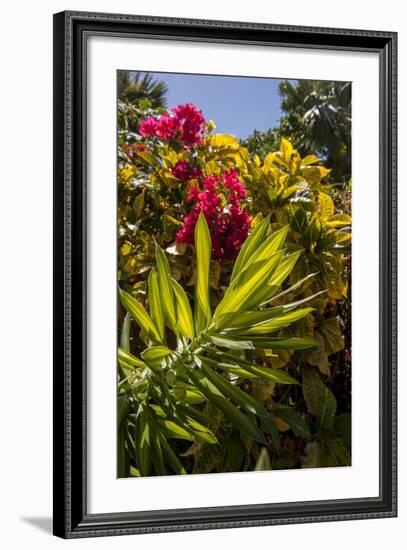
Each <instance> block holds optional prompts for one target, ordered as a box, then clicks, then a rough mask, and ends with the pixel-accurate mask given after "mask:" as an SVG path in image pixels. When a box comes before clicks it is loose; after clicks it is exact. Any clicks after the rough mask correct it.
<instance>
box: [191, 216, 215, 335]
mask: <svg viewBox="0 0 407 550" xmlns="http://www.w3.org/2000/svg"><path fill="white" fill-rule="evenodd" d="M211 248H212V242H211V236H210V234H209V228H208V224H207V223H206V219H205V216H204V215H203V214H202V212H201V213H200V214H199V218H198V222H197V224H196V226H195V252H196V269H197V273H196V285H195V291H196V304H197V306H199V309H198V310H197V309H196V310H195V321H196V330H197V333H200V332H201V331H202V330H203V329H204V328H205V327H206V326H207V325H208V324H209V322H210V320H211V317H212V314H211V306H210V299H209V267H210V262H211Z"/></svg>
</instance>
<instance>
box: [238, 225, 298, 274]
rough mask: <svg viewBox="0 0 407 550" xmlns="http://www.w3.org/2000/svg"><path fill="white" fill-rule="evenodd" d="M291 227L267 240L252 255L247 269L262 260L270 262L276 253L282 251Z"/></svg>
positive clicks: (276, 232) (275, 232) (279, 231)
mask: <svg viewBox="0 0 407 550" xmlns="http://www.w3.org/2000/svg"><path fill="white" fill-rule="evenodd" d="M288 228H289V226H288V225H287V226H285V227H283V228H282V229H278V230H277V231H274V233H272V234H271V235H270V236H269V237H267V239H266V240H265V241H264V242H263V243H262V244H261V245H260V246H259V247H258V248H257V250H256V251H255V252H254V253H253V254H252V256H251V257H250V259H249V261H248V263H247V264H246V266H245V267H246V268H247V267H249V266H250V265H253V264H255V263H257V262H261V261H262V260H268V259H269V258H270V257H271V256H272V255H273V254H274V253H275V252H278V251H279V250H281V249H282V247H283V245H284V242H285V239H286V237H287V232H288Z"/></svg>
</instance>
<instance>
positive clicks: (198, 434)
mask: <svg viewBox="0 0 407 550" xmlns="http://www.w3.org/2000/svg"><path fill="white" fill-rule="evenodd" d="M187 423H188V426H189V427H190V428H191V430H192V431H193V434H194V436H195V439H196V440H197V441H201V442H203V443H209V444H210V445H213V444H215V443H218V440H217V439H216V436H215V435H214V434H213V433H212V432H211V430H209V428H207V427H206V426H203V425H202V424H201V423H200V422H198V421H197V420H194V419H193V418H187Z"/></svg>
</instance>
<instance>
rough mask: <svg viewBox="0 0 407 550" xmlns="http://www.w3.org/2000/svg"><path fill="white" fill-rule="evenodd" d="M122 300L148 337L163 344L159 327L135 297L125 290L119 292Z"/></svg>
mask: <svg viewBox="0 0 407 550" xmlns="http://www.w3.org/2000/svg"><path fill="white" fill-rule="evenodd" d="M119 293H120V300H121V302H122V304H123V306H124V307H125V309H126V310H127V311H128V312H129V313H130V315H131V316H132V318H133V319H134V321H136V323H137V324H138V325H139V327H140V328H142V329H143V330H144V332H145V333H146V335H147V337H148V338H149V339H150V340H153V341H154V342H158V343H161V336H160V333H159V332H158V329H157V327H156V326H155V324H154V322H153V320H152V319H151V317H150V316H149V314H148V313H147V311H146V310H145V309H144V308H143V306H142V305H141V304H140V303H139V302H138V301H137V300H136V299H135V298H133V296H131V295H130V294H128V293H127V292H125V291H124V290H121V289H120V290H119Z"/></svg>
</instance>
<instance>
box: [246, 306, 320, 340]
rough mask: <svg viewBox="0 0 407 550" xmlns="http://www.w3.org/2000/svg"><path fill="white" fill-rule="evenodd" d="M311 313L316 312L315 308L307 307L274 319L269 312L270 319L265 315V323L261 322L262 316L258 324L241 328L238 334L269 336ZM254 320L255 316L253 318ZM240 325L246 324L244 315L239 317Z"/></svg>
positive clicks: (258, 319)
mask: <svg viewBox="0 0 407 550" xmlns="http://www.w3.org/2000/svg"><path fill="white" fill-rule="evenodd" d="M311 311H314V308H312V307H307V308H303V309H299V310H297V311H294V312H290V313H286V314H284V315H280V316H278V317H275V316H274V317H273V316H272V315H270V312H267V313H268V315H269V317H268V319H267V318H266V317H267V316H266V315H264V316H263V317H264V318H265V320H264V321H261V320H260V316H258V318H257V322H256V321H255V322H254V323H253V324H252V325H251V326H250V325H249V326H248V327H247V328H241V329H240V330H239V331H238V332H239V334H250V335H251V334H259V335H261V334H269V333H270V332H276V331H278V330H281V329H282V328H285V327H287V326H289V325H291V324H292V323H295V322H296V321H299V320H300V319H303V318H304V317H306V316H307V315H308V314H309V313H311ZM259 313H260V314H263V313H266V312H263V311H261V312H259ZM252 319H254V316H253V318H252ZM239 321H240V323H241V324H242V323H244V321H245V319H244V314H242V315H241V316H240V317H239Z"/></svg>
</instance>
